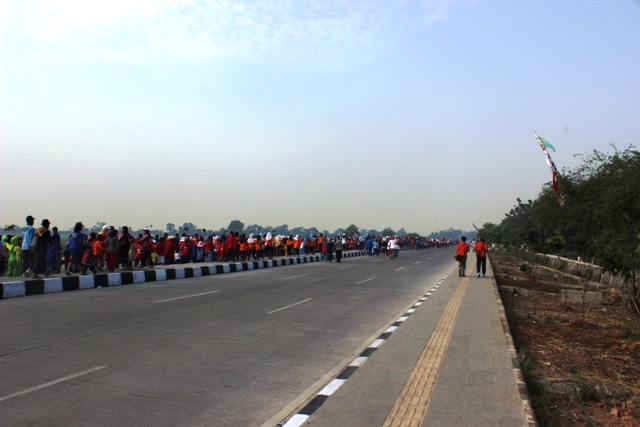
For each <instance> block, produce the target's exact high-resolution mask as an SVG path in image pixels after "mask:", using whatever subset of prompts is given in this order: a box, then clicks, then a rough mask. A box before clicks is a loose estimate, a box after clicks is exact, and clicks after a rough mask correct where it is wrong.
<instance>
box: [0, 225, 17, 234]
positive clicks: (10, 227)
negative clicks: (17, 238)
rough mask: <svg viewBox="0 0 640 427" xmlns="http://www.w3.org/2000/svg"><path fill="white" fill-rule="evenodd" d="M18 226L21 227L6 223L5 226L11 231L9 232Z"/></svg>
mask: <svg viewBox="0 0 640 427" xmlns="http://www.w3.org/2000/svg"><path fill="white" fill-rule="evenodd" d="M16 228H19V227H18V226H17V225H16V224H9V225H5V226H4V229H5V230H7V231H9V232H12V231H13V230H15V229H16Z"/></svg>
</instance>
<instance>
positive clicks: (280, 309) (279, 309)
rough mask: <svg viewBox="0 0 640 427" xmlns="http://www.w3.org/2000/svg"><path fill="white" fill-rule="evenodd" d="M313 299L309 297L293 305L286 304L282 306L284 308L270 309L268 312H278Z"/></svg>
mask: <svg viewBox="0 0 640 427" xmlns="http://www.w3.org/2000/svg"><path fill="white" fill-rule="evenodd" d="M312 299H313V298H307V299H306V300H303V301H298V302H296V303H293V304H291V305H288V306H286V307H282V308H278V309H276V310H272V311H269V312H268V313H267V314H273V313H277V312H279V311H282V310H286V309H287V308H291V307H295V306H296V305H300V304H304V303H305V302H309V301H311V300H312Z"/></svg>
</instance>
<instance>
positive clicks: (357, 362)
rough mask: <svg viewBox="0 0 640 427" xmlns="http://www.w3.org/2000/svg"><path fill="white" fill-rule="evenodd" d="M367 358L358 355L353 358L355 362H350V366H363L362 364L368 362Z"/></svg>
mask: <svg viewBox="0 0 640 427" xmlns="http://www.w3.org/2000/svg"><path fill="white" fill-rule="evenodd" d="M367 359H368V357H362V356H360V357H356V358H355V359H353V362H351V363H349V366H354V367H356V368H357V367H359V366H362V364H363V363H364V362H366V361H367Z"/></svg>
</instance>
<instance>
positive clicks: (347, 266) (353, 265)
mask: <svg viewBox="0 0 640 427" xmlns="http://www.w3.org/2000/svg"><path fill="white" fill-rule="evenodd" d="M355 266H356V265H355V264H351V265H345V266H344V267H340V268H349V267H355Z"/></svg>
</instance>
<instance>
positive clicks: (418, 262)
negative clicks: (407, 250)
mask: <svg viewBox="0 0 640 427" xmlns="http://www.w3.org/2000/svg"><path fill="white" fill-rule="evenodd" d="M429 259H431V258H429ZM414 264H420V261H417V262H414Z"/></svg>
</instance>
